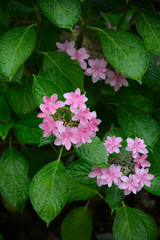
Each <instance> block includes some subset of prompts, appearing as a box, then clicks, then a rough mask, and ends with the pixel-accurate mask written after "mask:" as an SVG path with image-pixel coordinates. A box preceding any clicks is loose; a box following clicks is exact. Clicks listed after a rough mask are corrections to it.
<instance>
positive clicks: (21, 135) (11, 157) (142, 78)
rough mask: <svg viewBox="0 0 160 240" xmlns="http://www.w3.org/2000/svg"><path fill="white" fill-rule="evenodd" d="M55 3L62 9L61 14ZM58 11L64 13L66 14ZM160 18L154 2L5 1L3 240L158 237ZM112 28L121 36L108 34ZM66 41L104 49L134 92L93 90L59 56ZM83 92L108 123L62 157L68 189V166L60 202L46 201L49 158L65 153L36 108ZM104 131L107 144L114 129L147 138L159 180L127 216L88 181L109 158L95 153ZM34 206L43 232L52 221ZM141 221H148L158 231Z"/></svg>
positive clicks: (0, 19)
mask: <svg viewBox="0 0 160 240" xmlns="http://www.w3.org/2000/svg"><path fill="white" fill-rule="evenodd" d="M53 2H58V5H57V6H58V7H56V8H55V6H54V5H53ZM49 4H50V5H49ZM49 6H50V7H49ZM61 9H64V11H62V13H61V14H60V12H61ZM159 11H160V3H159V1H158V0H157V1H156V0H155V1H152V0H147V1H143V0H139V1H137V0H132V1H125V0H119V1H118V0H112V1H111V0H106V1H104V0H84V1H79V2H78V1H76V0H75V1H71V0H70V1H63V0H58V1H51V0H48V1H47V0H42V1H41V2H40V1H39V0H37V1H33V0H32V1H28V0H10V1H5V0H1V2H0V35H1V36H0V136H1V142H0V154H1V159H0V192H1V205H0V233H1V234H2V235H3V237H4V239H7V240H8V239H13V236H14V239H48V240H49V239H64V240H66V239H70V240H71V239H74V240H75V239H77V240H79V239H86V240H87V239H90V238H91V239H97V240H102V239H103V238H104V239H110V237H111V239H112V236H114V239H118V240H120V239H133V240H134V239H136V240H138V239H141V240H143V239H144V240H147V239H150V240H154V239H160V237H159V234H158V232H159V226H160V214H159V212H160V206H159V195H160V167H159V166H160V164H159V162H160V158H159V156H160V154H159V153H160V145H159V124H160V105H159V94H160V66H157V65H156V62H157V59H158V57H159V56H160V32H159V29H160V16H159ZM108 21H110V22H111V25H112V26H117V27H118V29H120V30H122V31H120V30H117V31H114V30H109V29H107V23H108ZM75 25H76V27H75ZM66 39H69V40H75V41H76V46H77V47H78V48H79V47H81V46H86V48H87V49H88V50H89V51H91V52H92V51H94V50H95V49H97V46H101V45H102V47H103V52H104V55H105V57H106V58H107V60H108V61H109V63H110V67H111V68H116V69H118V71H120V72H121V73H123V74H124V75H125V76H127V78H128V81H129V87H128V88H125V87H123V88H121V89H120V90H119V91H118V92H117V93H115V92H114V91H113V89H112V88H111V87H109V86H108V85H105V84H104V83H103V82H98V83H96V84H93V83H92V81H91V78H90V77H86V76H84V74H83V71H82V69H81V68H80V66H79V64H78V62H76V61H72V60H71V59H70V58H69V56H68V55H67V54H66V53H62V52H57V51H56V50H57V48H56V42H57V41H61V42H64V41H65V40H66ZM117 44H118V47H117ZM119 49H120V50H119ZM124 53H125V54H124ZM78 87H79V88H81V90H82V91H83V92H86V95H87V97H88V98H89V102H88V107H90V108H91V109H93V110H94V109H95V110H96V112H97V115H98V118H100V119H102V123H101V125H100V131H99V132H98V140H96V139H95V140H94V141H95V142H94V143H95V145H93V144H91V145H90V146H89V145H85V146H83V147H82V148H79V149H75V150H74V149H72V150H71V152H69V154H68V152H66V151H64V152H63V155H62V162H63V164H64V165H65V167H66V169H67V170H66V171H67V172H68V174H69V176H70V177H69V178H70V179H71V184H68V183H69V180H68V179H69V178H68V175H67V173H66V172H65V173H64V172H63V171H61V170H63V165H61V166H60V165H58V166H59V168H58V172H56V173H57V175H56V181H55V182H54V189H55V192H57V195H56V193H55V196H58V188H60V189H61V187H62V186H63V187H62V189H61V191H62V190H63V191H62V192H61V194H60V195H59V197H58V198H56V199H54V198H53V200H52V199H49V198H48V196H47V195H44V196H46V197H45V198H44V199H43V198H42V195H43V193H42V195H40V196H39V195H38V193H39V189H41V188H42V187H43V186H45V182H47V181H50V175H49V173H50V168H48V166H52V168H54V167H55V166H54V165H55V164H56V161H53V160H56V159H57V158H58V153H57V151H59V149H58V150H57V148H56V149H55V148H54V149H53V145H52V144H51V143H52V142H53V136H51V137H49V138H47V139H46V138H44V137H43V131H42V130H41V129H39V128H38V125H39V124H40V122H41V121H40V120H39V119H38V118H37V113H38V112H39V110H38V106H39V105H40V103H42V98H43V96H44V95H52V94H53V93H55V92H57V93H59V96H60V98H62V99H63V97H62V93H65V92H67V91H74V90H75V89H76V88H78ZM115 127H116V128H115ZM110 129H111V130H110ZM117 129H118V130H119V129H121V131H118V130H117ZM108 131H109V133H107V134H110V135H111V136H112V135H114V134H117V131H118V133H119V134H122V135H123V136H126V137H128V136H129V137H137V136H138V137H141V138H143V139H144V140H145V143H146V144H147V145H148V147H149V151H150V152H149V157H148V158H149V160H150V162H151V164H152V167H151V172H152V173H153V174H154V175H155V178H154V180H153V182H152V185H151V188H146V190H142V191H141V192H140V193H138V194H137V195H136V196H134V195H133V194H132V195H131V196H128V197H127V198H126V199H125V205H122V207H121V208H119V206H120V205H121V203H122V201H123V200H124V196H123V195H122V196H120V199H119V197H118V196H117V195H116V194H115V192H116V191H115V189H114V186H113V188H112V189H108V188H107V189H106V188H102V189H101V190H99V189H97V187H96V184H95V182H90V181H88V180H87V178H85V177H86V176H87V174H88V173H89V172H90V171H91V165H92V164H95V162H97V165H99V166H102V165H103V164H104V162H105V153H103V150H102V151H101V153H100V154H99V153H98V149H99V147H100V146H102V142H101V141H102V140H103V138H104V136H105V134H106V132H108ZM99 139H101V141H100V140H99ZM99 141H100V142H99ZM83 148H84V149H83ZM93 149H96V150H97V154H96V153H94V151H93ZM53 150H54V151H53ZM84 150H85V151H86V153H84V152H85V151H84ZM73 151H74V152H73ZM88 151H90V152H91V154H92V153H93V156H92V157H89V156H88V154H87V153H88ZM79 156H80V157H81V158H82V160H78V158H79ZM76 160H78V161H76ZM73 161H74V163H76V164H73V163H72V162H73ZM71 163H72V164H71ZM47 164H50V165H47ZM45 166H46V168H48V169H49V170H48V172H45V171H44V176H43V174H42V175H41V179H40V182H39V188H38V185H37V182H35V185H34V181H32V179H33V177H34V176H35V174H36V173H37V172H38V171H39V170H40V169H41V168H42V167H45ZM68 166H69V167H68ZM46 168H45V169H46ZM60 168H61V169H60ZM77 169H78V170H77ZM43 170H44V168H43ZM62 172H63V174H62ZM41 173H42V172H41ZM51 175H52V174H51ZM45 177H46V179H47V180H46V179H45ZM31 181H32V183H31ZM30 183H31V185H30ZM69 185H70V187H71V189H72V191H71V192H70V195H69V187H68V186H69ZM29 186H30V198H31V202H32V204H31V202H30V200H29ZM36 187H37V191H36ZM86 188H87V190H86ZM95 194H96V195H95ZM62 195H63V198H64V199H62ZM114 197H115V198H114ZM88 198H89V202H88V201H87V200H86V199H88ZM113 198H114V199H116V201H115V205H114V204H113V201H112V200H113ZM60 200H64V201H60ZM56 201H57V202H56ZM106 201H107V202H108V204H109V206H110V208H111V209H110V208H109V206H108V205H107V204H106ZM55 202H56V204H57V205H56V207H54V209H52V207H51V206H52V204H53V205H54V204H55ZM128 206H129V207H132V209H130V208H128ZM33 207H34V208H35V210H36V212H38V215H40V217H41V218H42V219H43V220H44V221H45V222H46V223H47V224H49V222H51V224H50V225H49V227H48V228H47V227H46V224H45V223H44V221H43V220H41V218H40V217H39V216H38V215H37V213H36V212H35V210H34V208H33ZM79 207H81V208H79ZM87 207H88V208H87ZM44 208H45V211H44V212H43V213H42V209H44ZM18 209H19V210H18ZM62 209H63V210H62ZM74 209H75V212H72V214H71V215H68V214H70V213H71V211H72V210H74ZM84 209H85V211H84ZM86 209H89V210H86ZM115 209H116V211H114V213H113V214H112V215H111V210H112V211H113V210H115ZM118 209H119V210H118ZM137 209H141V210H143V211H144V212H139V211H138V210H137ZM52 210H53V212H54V214H53V212H52ZM60 211H61V213H60V214H59V212H60ZM145 213H147V214H149V215H151V216H152V218H153V219H154V221H155V222H156V224H157V226H158V228H157V227H156V225H155V223H154V222H153V220H152V219H151V218H150V217H149V215H144V214H145ZM90 214H91V215H90ZM57 215H58V216H57ZM56 216H57V217H56ZM91 216H92V220H91ZM126 216H127V217H126ZM54 217H56V218H55V219H54V220H53V218H54ZM134 219H135V221H134ZM142 219H143V221H142ZM52 220H53V221H52ZM123 220H124V221H123ZM92 221H93V224H92ZM76 223H77V224H76ZM84 223H85V224H84ZM136 223H138V224H137V225H136ZM61 225H62V227H61V228H60V226H61ZM86 226H87V228H86ZM92 228H93V231H92ZM120 229H123V231H120ZM70 231H71V232H70ZM129 233H131V234H129ZM142 233H143V234H142ZM74 234H76V235H74ZM91 234H92V236H91ZM103 234H105V235H103ZM112 234H113V235H112ZM90 236H91V237H90ZM128 236H129V237H128ZM135 237H136V238H135Z"/></svg>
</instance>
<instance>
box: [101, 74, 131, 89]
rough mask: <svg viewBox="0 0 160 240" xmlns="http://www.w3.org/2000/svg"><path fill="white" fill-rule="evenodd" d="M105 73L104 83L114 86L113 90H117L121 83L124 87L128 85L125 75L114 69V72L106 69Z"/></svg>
mask: <svg viewBox="0 0 160 240" xmlns="http://www.w3.org/2000/svg"><path fill="white" fill-rule="evenodd" d="M106 75H107V78H106V80H105V83H106V84H110V86H112V87H114V91H115V92H117V91H118V90H119V89H120V87H122V86H123V85H124V86H125V87H128V86H129V84H128V82H127V80H126V77H125V76H124V75H123V74H120V73H119V72H118V71H117V70H115V71H114V72H113V71H111V70H108V71H107V73H106Z"/></svg>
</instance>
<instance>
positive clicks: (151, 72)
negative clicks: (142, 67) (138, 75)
mask: <svg viewBox="0 0 160 240" xmlns="http://www.w3.org/2000/svg"><path fill="white" fill-rule="evenodd" d="M157 60H158V58H157V56H155V55H154V54H153V53H150V62H149V65H148V68H147V71H146V72H145V74H144V75H143V78H142V81H143V82H144V83H147V85H148V86H149V88H151V87H152V86H154V85H155V83H157V84H158V85H159V84H160V77H159V76H160V66H158V65H156V62H157Z"/></svg>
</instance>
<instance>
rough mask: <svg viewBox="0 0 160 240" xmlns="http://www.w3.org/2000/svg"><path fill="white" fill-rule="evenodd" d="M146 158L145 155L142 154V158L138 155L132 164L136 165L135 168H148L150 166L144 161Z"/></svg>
mask: <svg viewBox="0 0 160 240" xmlns="http://www.w3.org/2000/svg"><path fill="white" fill-rule="evenodd" d="M147 157H148V156H147V154H144V155H142V156H140V155H139V154H138V156H137V157H136V158H135V159H134V162H135V163H136V164H135V167H140V166H141V167H142V168H145V167H150V166H151V164H150V162H148V161H146V158H147Z"/></svg>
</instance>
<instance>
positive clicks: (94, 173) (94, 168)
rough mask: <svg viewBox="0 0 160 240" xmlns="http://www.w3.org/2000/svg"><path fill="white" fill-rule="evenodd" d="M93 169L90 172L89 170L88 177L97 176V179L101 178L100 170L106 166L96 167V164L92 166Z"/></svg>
mask: <svg viewBox="0 0 160 240" xmlns="http://www.w3.org/2000/svg"><path fill="white" fill-rule="evenodd" d="M92 168H93V170H94V171H92V172H90V173H89V174H88V177H90V178H95V177H97V179H100V178H101V175H102V173H103V172H102V170H103V169H105V170H107V169H106V168H103V167H97V166H92Z"/></svg>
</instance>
